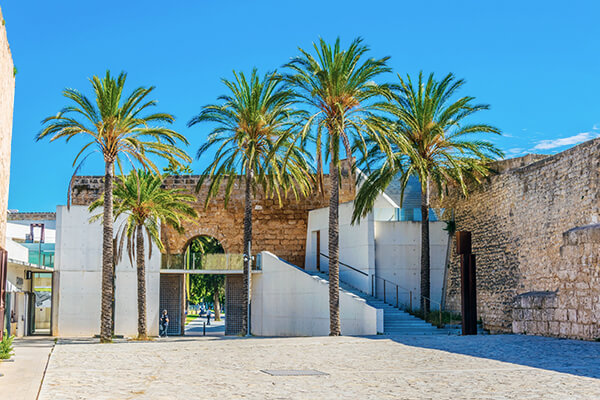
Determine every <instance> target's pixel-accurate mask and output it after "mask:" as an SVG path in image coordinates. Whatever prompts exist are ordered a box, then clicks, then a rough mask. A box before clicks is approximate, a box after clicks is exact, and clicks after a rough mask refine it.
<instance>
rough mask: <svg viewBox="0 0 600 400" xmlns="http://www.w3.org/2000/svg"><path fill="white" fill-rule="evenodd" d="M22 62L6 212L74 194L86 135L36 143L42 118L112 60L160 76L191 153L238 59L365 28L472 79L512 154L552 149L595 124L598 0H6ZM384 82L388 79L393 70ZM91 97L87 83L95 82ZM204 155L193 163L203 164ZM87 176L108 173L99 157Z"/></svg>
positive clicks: (132, 73) (414, 58) (407, 69)
mask: <svg viewBox="0 0 600 400" xmlns="http://www.w3.org/2000/svg"><path fill="white" fill-rule="evenodd" d="M0 6H1V7H2V11H3V13H4V18H5V20H6V28H7V30H8V38H9V42H10V45H11V49H12V54H13V58H14V62H15V65H16V66H17V68H18V74H17V81H16V99H15V111H14V125H13V142H12V143H13V145H12V162H11V163H12V165H11V167H12V168H11V170H12V171H11V185H10V198H9V208H13V209H19V210H21V211H45V210H54V208H55V206H56V205H57V204H64V203H65V202H66V192H67V185H68V181H69V178H70V176H71V174H72V171H73V170H72V168H71V162H72V160H73V157H74V156H75V154H76V153H77V151H78V148H79V146H80V142H73V143H70V144H68V145H67V144H64V143H52V144H50V143H48V142H39V143H36V142H34V136H35V135H36V133H37V132H38V131H39V129H40V121H41V120H42V119H43V118H44V117H46V116H49V115H52V114H55V113H56V112H57V111H58V110H59V109H60V108H61V107H62V106H64V105H65V100H64V99H63V98H62V97H61V90H62V89H63V88H65V87H73V88H77V89H80V90H82V91H88V90H89V83H88V81H87V78H88V77H90V76H91V75H94V74H102V73H104V72H105V71H106V69H111V70H112V71H113V72H119V71H121V70H123V71H126V72H127V73H128V74H129V78H128V83H129V88H130V89H131V88H133V87H136V86H140V85H155V86H157V90H156V92H155V97H156V98H157V99H158V100H159V108H157V110H160V111H166V112H170V113H173V114H174V115H175V116H176V117H177V123H176V125H175V128H176V129H178V130H179V131H181V132H182V133H184V134H185V135H186V136H187V137H188V138H189V140H190V142H191V145H190V147H189V149H188V151H189V153H190V154H195V152H196V150H197V148H198V146H199V145H200V143H202V141H203V140H204V139H205V138H206V133H207V130H206V128H203V127H199V126H197V127H194V128H191V129H188V128H186V126H185V124H186V122H187V121H188V120H189V119H190V118H191V117H192V116H193V115H194V114H196V113H197V112H198V111H199V110H200V107H201V106H202V105H204V104H207V103H210V102H213V101H214V100H215V98H216V96H218V95H219V94H221V93H223V87H222V85H221V83H220V80H219V79H220V78H221V77H230V76H231V71H232V69H234V68H235V69H238V70H243V71H249V70H250V69H251V68H252V67H253V66H257V67H258V68H259V69H260V70H261V71H267V70H271V69H274V68H277V67H280V66H281V65H282V64H283V63H285V62H286V61H287V60H288V59H289V58H290V57H291V56H293V55H295V54H297V51H296V49H297V47H298V46H301V47H308V46H310V45H311V43H312V42H313V41H315V40H317V39H318V38H319V37H320V36H321V37H324V38H325V39H327V40H334V39H335V38H336V37H337V36H340V37H341V38H342V40H343V41H344V42H345V43H348V41H350V40H351V39H352V38H354V37H356V36H362V37H363V38H364V39H365V42H366V43H367V44H369V45H370V46H371V48H372V55H373V56H377V57H380V56H386V55H389V56H391V57H392V58H391V61H390V65H391V66H392V68H393V69H394V71H395V72H396V73H401V74H406V73H411V74H413V73H417V72H418V71H419V70H421V69H422V70H424V71H426V72H435V73H437V74H445V73H448V72H453V73H455V74H456V75H457V76H458V77H461V78H465V79H466V80H467V85H466V87H465V88H464V90H463V92H462V94H468V95H471V96H475V97H476V98H477V100H478V101H480V102H484V103H488V104H490V105H491V107H492V108H491V111H487V112H483V113H481V114H480V115H479V118H478V119H479V120H480V121H481V122H487V123H490V124H493V125H496V126H498V127H499V128H501V129H502V131H503V132H504V133H505V136H504V137H502V138H499V139H497V143H498V144H499V146H500V147H501V148H502V149H504V150H505V151H506V152H507V155H508V156H516V155H521V154H523V153H526V152H538V153H554V152H557V151H562V150H564V149H565V148H567V147H569V146H571V145H573V144H574V143H577V142H579V141H582V140H585V139H587V138H592V137H595V136H597V135H599V134H600V24H599V23H598V16H599V15H600V6H599V5H598V4H597V3H596V4H595V2H594V1H591V0H590V1H585V2H584V1H572V2H568V3H567V2H558V1H522V0H521V1H428V2H420V1H411V2H407V1H389V2H365V1H349V0H348V1H344V2H333V1H323V0H320V1H301V2H288V1H273V2H263V1H254V0H253V1H227V2H223V1H205V0H183V1H173V2H165V1H153V0H146V1H142V0H125V1H124V0H119V1H114V0H105V1H81V0H60V1H42V0H37V1H22V0H0ZM388 79H389V80H393V79H394V76H393V75H390V76H389V77H388ZM88 93H89V92H88ZM205 165H206V162H205V161H203V160H199V161H194V163H193V165H192V166H193V168H194V171H195V172H196V173H197V172H199V171H200V170H201V169H202V168H203V167H204V166H205ZM83 173H84V174H102V173H103V168H102V160H101V158H100V157H99V156H98V157H96V158H95V160H93V161H91V162H89V163H87V164H86V168H85V169H84V170H83Z"/></svg>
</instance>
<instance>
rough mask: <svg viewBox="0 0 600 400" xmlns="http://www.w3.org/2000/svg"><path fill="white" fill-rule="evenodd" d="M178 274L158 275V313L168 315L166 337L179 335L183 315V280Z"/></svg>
mask: <svg viewBox="0 0 600 400" xmlns="http://www.w3.org/2000/svg"><path fill="white" fill-rule="evenodd" d="M181 278H182V276H181V275H178V274H160V313H161V315H162V312H163V310H167V312H168V313H169V329H167V334H168V335H181V334H182V332H181V316H182V315H183V308H182V306H183V279H181Z"/></svg>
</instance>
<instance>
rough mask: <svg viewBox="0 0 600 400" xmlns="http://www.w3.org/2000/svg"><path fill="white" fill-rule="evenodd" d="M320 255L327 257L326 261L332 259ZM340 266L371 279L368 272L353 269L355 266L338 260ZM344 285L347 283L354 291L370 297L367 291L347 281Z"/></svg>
mask: <svg viewBox="0 0 600 400" xmlns="http://www.w3.org/2000/svg"><path fill="white" fill-rule="evenodd" d="M319 254H320V255H321V256H323V257H325V258H326V259H328V260H329V259H330V258H329V256H328V255H327V254H323V253H319ZM338 264H339V265H340V266H341V267H346V268H348V269H349V270H350V271H354V272H357V273H359V274H360V275H363V276H366V277H367V278H368V277H369V274H367V273H366V272H364V271H361V270H360V269H358V268H355V267H353V266H351V265H348V264H346V263H343V262H341V261H339V260H338ZM341 281H342V280H341V279H340V282H341ZM344 283H345V284H346V285H348V286H350V287H352V288H353V289H356V290H358V291H359V292H361V293H364V294H366V295H369V293H367V292H366V291H365V290H363V289H361V288H358V287H356V286H354V285H352V284H350V283H348V282H347V281H344Z"/></svg>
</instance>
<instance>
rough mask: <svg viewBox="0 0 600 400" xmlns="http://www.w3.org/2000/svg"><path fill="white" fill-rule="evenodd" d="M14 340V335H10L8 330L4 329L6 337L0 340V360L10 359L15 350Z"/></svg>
mask: <svg viewBox="0 0 600 400" xmlns="http://www.w3.org/2000/svg"><path fill="white" fill-rule="evenodd" d="M13 340H15V337H14V335H13V336H8V332H6V331H4V338H3V339H2V340H1V341H0V360H8V359H9V358H10V357H11V356H12V355H13V354H15V352H14V347H13Z"/></svg>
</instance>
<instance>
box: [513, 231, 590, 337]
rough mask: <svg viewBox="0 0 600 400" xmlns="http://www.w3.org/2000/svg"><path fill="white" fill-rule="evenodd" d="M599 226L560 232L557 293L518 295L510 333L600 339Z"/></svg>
mask: <svg viewBox="0 0 600 400" xmlns="http://www.w3.org/2000/svg"><path fill="white" fill-rule="evenodd" d="M599 249H600V225H598V224H594V225H588V226H584V227H581V228H574V229H571V230H570V231H567V232H565V233H564V234H563V246H562V247H561V248H560V256H561V257H560V258H561V262H560V263H559V264H558V270H557V280H558V287H557V292H534V293H526V294H522V295H520V296H517V298H516V299H515V304H514V309H513V332H515V333H526V334H533V335H544V336H556V337H569V338H576V339H598V338H600V252H599V251H598V250H599Z"/></svg>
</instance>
